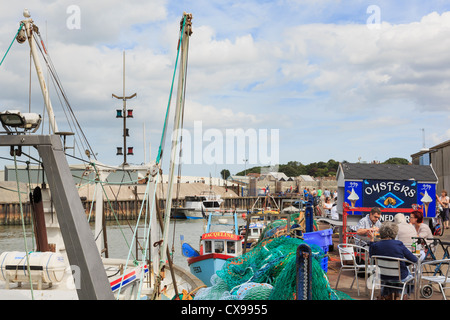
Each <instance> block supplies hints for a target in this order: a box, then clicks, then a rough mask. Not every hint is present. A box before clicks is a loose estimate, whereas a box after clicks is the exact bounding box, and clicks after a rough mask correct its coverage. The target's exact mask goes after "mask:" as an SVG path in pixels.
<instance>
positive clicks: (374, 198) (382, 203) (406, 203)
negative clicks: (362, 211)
mask: <svg viewBox="0 0 450 320" xmlns="http://www.w3.org/2000/svg"><path fill="white" fill-rule="evenodd" d="M345 202H346V203H348V204H349V205H350V207H380V208H408V209H410V208H412V207H413V205H416V204H419V205H422V206H423V209H424V217H434V216H435V214H436V185H435V184H434V183H420V182H417V181H414V180H404V181H403V180H401V181H389V180H366V179H365V180H362V181H346V182H345ZM355 213H357V212H355Z"/></svg>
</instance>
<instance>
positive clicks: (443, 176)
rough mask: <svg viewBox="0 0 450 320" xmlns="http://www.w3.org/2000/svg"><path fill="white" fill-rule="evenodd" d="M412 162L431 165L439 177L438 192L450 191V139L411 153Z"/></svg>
mask: <svg viewBox="0 0 450 320" xmlns="http://www.w3.org/2000/svg"><path fill="white" fill-rule="evenodd" d="M411 158H412V164H418V165H419V164H421V165H430V164H431V166H432V167H433V169H434V171H435V172H436V175H437V177H438V184H437V192H438V194H440V192H441V191H442V190H447V192H448V193H450V140H447V141H445V142H442V143H440V144H438V145H436V146H434V147H431V148H428V149H422V150H420V151H419V152H417V153H414V154H412V155H411Z"/></svg>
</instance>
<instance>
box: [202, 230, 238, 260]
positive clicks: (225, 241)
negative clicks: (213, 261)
mask: <svg viewBox="0 0 450 320" xmlns="http://www.w3.org/2000/svg"><path fill="white" fill-rule="evenodd" d="M243 239H244V237H243V236H241V235H236V234H233V233H229V232H223V231H221V232H209V233H205V234H204V235H203V236H202V240H201V245H202V248H203V254H204V255H205V254H211V253H219V254H226V255H229V256H234V257H235V256H239V255H241V254H242V241H243Z"/></svg>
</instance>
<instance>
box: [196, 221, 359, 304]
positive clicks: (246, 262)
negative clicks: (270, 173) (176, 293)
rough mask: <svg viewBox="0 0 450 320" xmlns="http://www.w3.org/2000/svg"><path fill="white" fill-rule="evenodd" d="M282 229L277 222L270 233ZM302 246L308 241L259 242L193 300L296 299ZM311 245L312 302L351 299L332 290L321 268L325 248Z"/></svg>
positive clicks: (226, 266)
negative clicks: (299, 247)
mask: <svg viewBox="0 0 450 320" xmlns="http://www.w3.org/2000/svg"><path fill="white" fill-rule="evenodd" d="M284 223H285V224H286V222H284ZM280 227H281V228H282V227H283V226H282V223H281V222H278V221H275V222H274V223H272V225H270V226H268V228H271V229H270V230H272V229H274V228H280ZM266 229H267V228H266ZM265 234H267V232H265ZM302 243H305V242H304V241H303V240H302V239H300V238H295V237H285V236H281V237H272V238H262V239H260V241H259V242H258V243H257V245H256V246H254V247H253V248H251V249H250V251H248V252H247V253H245V254H243V255H241V256H239V257H235V258H231V259H228V260H227V261H226V263H225V264H224V266H223V268H222V269H221V270H219V271H217V272H216V274H215V275H214V276H213V277H212V278H211V283H212V286H211V287H208V288H204V289H200V290H199V291H198V292H197V293H196V295H195V297H194V300H237V299H239V300H294V299H296V281H297V280H296V274H297V270H296V252H297V248H298V246H299V245H300V244H302ZM308 245H309V244H308ZM309 246H310V247H311V251H312V254H313V255H312V284H311V287H312V290H311V291H312V299H313V300H351V298H350V296H348V295H346V294H345V293H343V292H339V291H336V290H334V289H332V288H331V287H330V283H329V281H328V277H327V275H326V273H325V272H324V271H323V270H322V268H321V261H322V259H323V258H324V257H325V253H324V252H323V250H322V248H320V247H319V246H317V245H309Z"/></svg>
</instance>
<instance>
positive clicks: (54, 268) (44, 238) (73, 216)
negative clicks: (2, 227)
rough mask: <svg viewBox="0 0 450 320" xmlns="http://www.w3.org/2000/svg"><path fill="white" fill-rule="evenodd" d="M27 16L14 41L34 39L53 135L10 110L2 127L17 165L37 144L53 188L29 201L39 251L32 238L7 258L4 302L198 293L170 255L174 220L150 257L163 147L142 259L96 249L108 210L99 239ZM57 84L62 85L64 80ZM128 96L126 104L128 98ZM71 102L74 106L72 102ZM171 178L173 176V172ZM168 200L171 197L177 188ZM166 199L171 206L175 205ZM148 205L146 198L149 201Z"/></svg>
mask: <svg viewBox="0 0 450 320" xmlns="http://www.w3.org/2000/svg"><path fill="white" fill-rule="evenodd" d="M24 17H25V18H26V19H25V20H23V21H21V24H20V28H19V30H18V31H17V34H16V37H15V39H16V40H17V41H18V42H19V43H24V42H25V41H27V40H28V42H29V45H30V49H31V55H32V58H33V61H34V64H35V67H36V71H37V74H38V79H39V83H40V85H41V91H42V94H43V97H44V103H45V107H46V110H47V113H48V121H49V123H50V127H51V131H52V134H49V135H32V134H31V133H35V132H36V130H37V129H38V127H39V125H40V123H41V116H40V115H38V114H34V113H21V112H20V111H17V110H12V111H11V110H7V111H5V112H0V118H1V123H2V126H3V128H4V129H5V130H6V131H5V132H0V134H2V138H1V139H0V146H7V147H10V150H11V156H12V157H14V162H15V164H16V168H17V160H16V156H20V155H22V147H26V146H30V147H34V148H35V149H36V150H37V152H38V153H39V158H40V159H41V161H42V167H44V168H45V175H46V178H47V184H48V185H47V186H48V187H49V188H47V187H45V188H43V189H42V190H40V188H39V190H38V188H36V189H35V190H34V192H33V197H32V200H31V199H30V202H32V207H33V215H34V216H33V218H34V219H35V220H36V221H35V225H34V226H35V231H36V244H37V247H36V249H35V250H32V251H30V250H28V248H27V241H25V250H24V251H23V252H20V251H11V252H3V253H1V257H2V258H1V260H0V261H1V263H0V299H45V300H47V299H85V300H94V299H97V300H98V299H102V300H112V299H158V298H160V289H161V288H162V289H163V290H164V293H165V295H164V297H168V298H170V297H171V296H174V295H177V294H178V292H179V291H178V290H186V291H191V290H193V289H195V288H198V286H199V285H201V284H202V283H201V281H200V280H199V279H197V278H196V277H195V276H193V275H192V274H190V273H189V272H188V271H186V270H184V269H182V268H179V267H177V266H175V265H174V264H173V263H172V258H171V257H170V256H168V255H167V250H166V249H167V248H168V246H167V239H168V225H169V223H168V220H167V219H166V218H165V221H164V225H163V226H160V227H161V229H164V230H163V237H164V239H163V240H162V241H161V242H162V245H161V249H159V248H156V249H153V250H155V251H160V253H161V258H159V253H158V254H155V255H153V254H152V256H151V257H152V259H153V261H150V260H149V257H148V252H149V251H150V249H148V248H149V243H150V237H152V240H151V241H152V243H155V241H154V240H155V238H154V237H155V236H156V237H159V235H157V232H153V233H150V230H152V229H154V230H156V229H157V228H158V227H159V226H158V225H157V223H156V222H155V221H156V214H152V213H153V210H154V208H155V202H156V200H157V199H156V198H155V197H153V198H152V197H151V195H152V194H153V195H154V194H155V193H154V192H152V191H154V190H155V188H156V184H157V182H158V177H159V176H158V173H159V172H160V171H161V170H160V166H161V164H160V162H161V155H162V148H163V143H162V145H161V146H160V153H159V154H158V159H157V161H156V162H155V163H153V164H151V165H149V167H148V168H146V171H147V173H148V183H147V190H149V191H148V192H146V195H145V196H144V198H145V200H146V201H148V203H147V207H148V208H150V207H151V209H152V211H151V212H148V214H149V215H150V216H151V217H152V219H151V223H152V227H151V228H150V226H151V225H150V224H148V225H146V228H147V230H148V231H147V232H146V237H145V239H144V242H143V243H144V246H143V247H144V248H142V252H141V253H142V257H141V260H140V261H138V260H137V259H134V258H133V259H130V253H131V250H130V251H129V255H128V258H127V259H110V258H107V257H102V254H103V250H99V249H101V248H100V247H98V246H97V244H98V242H97V240H99V238H101V237H99V235H100V233H99V232H98V230H102V229H101V228H100V227H101V225H102V221H103V220H102V218H101V216H102V214H101V213H102V212H103V210H102V209H101V208H96V227H95V235H96V238H94V234H93V232H92V230H91V229H90V226H89V223H88V220H87V219H86V217H85V215H84V208H83V205H82V203H81V199H80V196H79V194H78V191H77V189H76V186H75V184H72V183H68V181H72V175H71V171H70V169H69V165H68V162H67V159H66V154H65V151H66V149H67V148H66V145H65V142H66V137H67V136H71V135H73V133H70V132H60V131H59V130H58V126H57V123H56V119H55V116H54V112H53V108H52V105H51V99H50V98H49V91H48V89H47V85H46V83H45V79H44V77H43V72H42V68H41V66H40V62H39V58H38V55H37V54H38V50H37V48H36V47H37V46H39V45H40V44H39V43H41V44H42V45H43V41H42V39H40V40H41V41H36V39H35V38H36V37H38V36H39V37H40V35H39V31H38V30H39V28H38V27H37V26H36V25H35V24H34V22H33V20H32V19H31V18H30V14H29V12H28V10H26V9H25V10H24ZM191 19H192V15H190V14H186V13H184V14H183V18H182V21H181V23H180V39H179V43H180V46H179V50H180V51H181V60H182V64H183V66H184V68H182V69H180V78H179V81H185V73H186V68H185V66H186V65H187V63H186V59H187V52H186V51H187V48H188V39H189V36H190V34H191V33H192V31H191V29H190V28H191ZM40 49H41V50H40V51H41V53H42V54H45V56H44V60H45V61H46V62H47V63H48V61H49V56H48V52H47V51H46V50H45V49H44V50H43V49H42V48H40ZM49 67H51V66H49ZM52 74H53V73H52ZM55 80H57V79H55ZM58 87H60V88H62V87H61V86H60V83H59V82H58ZM178 95H179V97H178V99H177V114H178V115H179V114H180V113H181V112H182V109H183V105H182V103H181V101H182V99H180V97H181V96H184V93H183V92H178ZM123 98H124V99H125V94H124V97H123ZM65 102H66V103H67V101H65ZM169 105H170V104H169ZM166 121H167V119H166ZM165 127H166V126H164V128H165ZM79 129H81V128H79ZM178 129H179V128H175V129H174V130H175V131H179V130H178ZM164 134H165V132H164ZM82 136H84V134H83V135H82ZM62 140H63V141H64V144H63V142H62ZM163 140H164V139H162V141H163ZM88 145H89V144H88ZM175 149H176V145H175V147H173V148H172V158H171V163H173V162H174V158H175V157H174V154H175V152H174V150H175ZM85 153H86V155H87V156H88V157H89V163H90V164H92V165H95V163H96V160H93V159H90V155H94V158H95V153H94V152H93V151H92V149H89V150H88V149H86V152H85ZM125 165H127V164H126V163H124V164H123V167H125ZM16 171H17V170H16ZM96 171H97V170H96ZM99 171H101V170H99ZM170 173H171V176H172V177H173V175H174V173H173V170H171V171H170ZM96 179H97V180H96V182H95V183H96V188H97V189H98V190H101V189H102V188H103V183H104V180H103V177H102V174H101V172H100V173H99V172H97V174H96ZM17 185H18V190H17V191H18V194H19V199H20V194H21V193H23V192H21V191H20V189H19V181H18V177H17ZM171 185H172V184H171ZM38 191H39V192H38ZM41 191H42V193H41ZM35 192H36V195H38V194H39V195H40V201H38V200H37V197H36V195H35V194H34V193H35ZM98 195H99V198H97V205H99V204H100V203H103V201H102V198H101V197H102V195H103V193H102V192H101V191H99V192H98ZM168 199H171V189H170V190H169V195H168ZM99 200H100V201H99ZM166 202H167V203H169V202H170V201H166ZM20 203H22V202H20ZM144 203H145V201H143V204H144ZM143 207H144V206H143ZM166 209H167V208H166ZM168 209H169V210H167V211H166V212H168V211H170V207H169V208H168ZM21 210H22V209H21ZM141 213H142V209H141V212H140V214H141ZM146 213H147V212H146ZM140 214H139V215H140ZM23 223H24V222H23ZM138 223H139V221H137V224H136V228H135V230H134V236H133V241H134V240H135V239H136V238H137V237H136V231H137V227H138ZM24 228H25V224H24ZM24 233H25V232H24ZM158 240H159V239H158ZM132 245H133V242H132V243H131V245H130V246H129V247H130V248H132ZM153 247H155V246H153ZM152 253H153V252H152ZM164 270H170V274H167V276H166V275H165V273H166V272H165V271H164Z"/></svg>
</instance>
